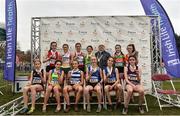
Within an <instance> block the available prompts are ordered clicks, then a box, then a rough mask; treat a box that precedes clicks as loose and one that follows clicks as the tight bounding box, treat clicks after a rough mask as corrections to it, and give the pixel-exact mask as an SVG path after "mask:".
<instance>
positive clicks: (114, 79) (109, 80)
mask: <svg viewBox="0 0 180 116" xmlns="http://www.w3.org/2000/svg"><path fill="white" fill-rule="evenodd" d="M114 82H116V78H108V83H114Z"/></svg>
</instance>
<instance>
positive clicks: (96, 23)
mask: <svg viewBox="0 0 180 116" xmlns="http://www.w3.org/2000/svg"><path fill="white" fill-rule="evenodd" d="M91 25H93V26H98V25H100V24H99V23H98V22H91Z"/></svg>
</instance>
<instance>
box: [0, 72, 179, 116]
mask: <svg viewBox="0 0 180 116" xmlns="http://www.w3.org/2000/svg"><path fill="white" fill-rule="evenodd" d="M28 74H29V73H24V72H18V73H16V75H21V76H24V75H28ZM6 84H9V83H8V82H6V81H4V80H3V79H2V71H0V86H2V85H6ZM174 84H175V87H176V89H177V90H178V91H180V82H174ZM163 87H164V88H165V89H167V88H169V87H170V86H169V83H163ZM0 90H1V91H2V92H3V93H4V94H5V95H0V98H1V99H0V105H3V104H5V103H7V102H8V101H11V100H13V99H15V98H17V97H19V96H21V95H22V94H21V93H20V94H15V93H12V90H11V86H6V87H5V88H1V89H0ZM146 98H147V103H148V107H149V112H145V115H180V108H177V107H171V108H163V111H160V110H159V106H158V103H157V101H156V98H154V97H152V96H150V95H147V96H146ZM95 99H96V98H95ZM40 101H43V99H40ZM82 107H83V106H82V105H79V109H80V111H79V112H74V109H73V108H74V107H73V105H72V107H71V110H70V112H69V113H64V112H63V111H61V112H59V113H54V110H55V108H56V106H48V107H47V112H46V113H42V111H41V109H42V105H36V110H35V112H34V113H33V115H120V114H121V113H122V108H123V106H120V107H119V108H118V109H117V110H113V111H112V112H109V111H107V110H105V109H103V110H102V112H101V113H96V108H97V105H92V108H91V110H92V112H91V113H87V112H86V111H84V110H83V108H82ZM128 114H129V115H139V112H138V108H137V107H136V106H129V112H128Z"/></svg>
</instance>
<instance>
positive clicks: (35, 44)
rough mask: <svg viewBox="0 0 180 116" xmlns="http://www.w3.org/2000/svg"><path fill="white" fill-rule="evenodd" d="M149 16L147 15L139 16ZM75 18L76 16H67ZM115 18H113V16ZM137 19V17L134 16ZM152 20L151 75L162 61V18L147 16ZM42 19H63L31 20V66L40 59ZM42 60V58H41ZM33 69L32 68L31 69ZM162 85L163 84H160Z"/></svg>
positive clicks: (39, 18) (35, 18) (34, 18)
mask: <svg viewBox="0 0 180 116" xmlns="http://www.w3.org/2000/svg"><path fill="white" fill-rule="evenodd" d="M140 16H147V15H137V17H140ZM66 17H72V18H73V17H74V16H66ZM76 17H92V16H76ZM94 17H95V16H94ZM110 17H111V16H110ZM112 17H113V16H112ZM134 17H136V16H134ZM147 17H150V18H151V20H152V21H151V27H150V28H151V34H150V39H151V40H150V46H151V48H150V49H151V69H152V70H151V75H153V74H155V73H157V69H158V68H159V67H160V60H161V56H162V54H161V41H160V23H159V21H160V18H159V16H155V15H152V16H147ZM42 18H61V17H32V19H31V53H32V54H31V64H33V59H35V58H40V56H41V50H40V46H41V43H40V39H41V38H40V29H41V27H40V22H41V19H42ZM40 59H41V58H40ZM31 68H32V67H31ZM160 85H161V84H160Z"/></svg>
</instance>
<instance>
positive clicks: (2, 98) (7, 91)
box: [0, 70, 22, 106]
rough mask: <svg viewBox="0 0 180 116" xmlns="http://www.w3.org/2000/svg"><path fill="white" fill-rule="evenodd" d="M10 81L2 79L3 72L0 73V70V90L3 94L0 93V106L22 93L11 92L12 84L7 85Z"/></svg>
mask: <svg viewBox="0 0 180 116" xmlns="http://www.w3.org/2000/svg"><path fill="white" fill-rule="evenodd" d="M9 84H10V82H8V81H6V80H4V79H3V73H2V70H1V71H0V87H2V86H4V87H2V88H0V91H1V92H2V93H3V94H4V95H1V94H0V106H1V105H3V104H5V103H7V102H9V101H11V100H13V99H15V98H17V97H19V96H21V95H22V94H15V93H13V92H12V86H11V85H9Z"/></svg>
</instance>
